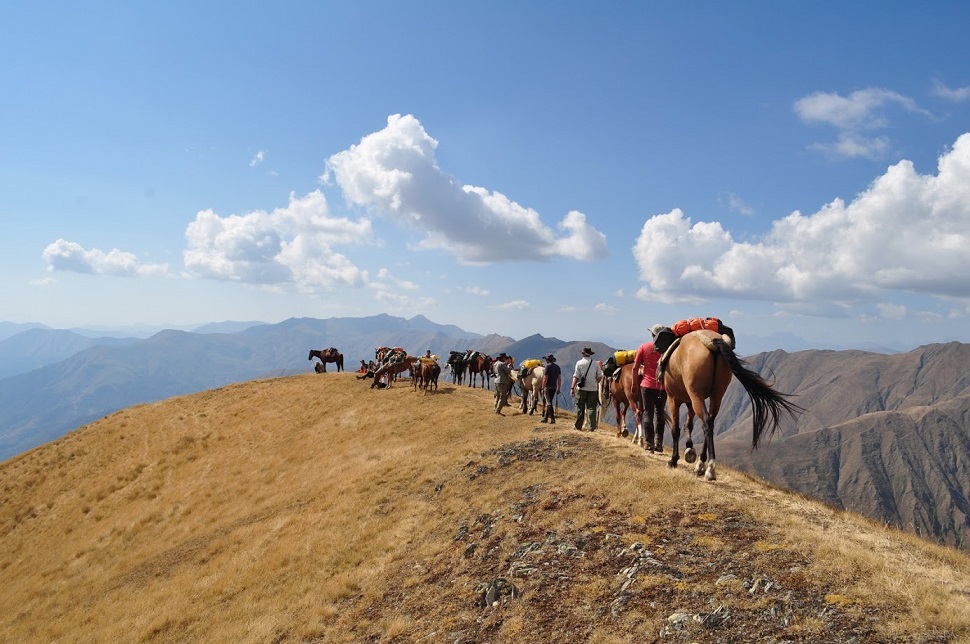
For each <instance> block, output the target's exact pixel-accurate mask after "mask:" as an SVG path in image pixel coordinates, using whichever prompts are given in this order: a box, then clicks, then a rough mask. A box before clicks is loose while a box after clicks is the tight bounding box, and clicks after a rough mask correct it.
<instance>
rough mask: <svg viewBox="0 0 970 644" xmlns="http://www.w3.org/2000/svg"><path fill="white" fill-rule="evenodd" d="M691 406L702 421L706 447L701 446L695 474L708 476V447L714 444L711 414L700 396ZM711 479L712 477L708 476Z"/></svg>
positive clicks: (693, 400)
mask: <svg viewBox="0 0 970 644" xmlns="http://www.w3.org/2000/svg"><path fill="white" fill-rule="evenodd" d="M691 408H692V409H693V410H694V414H695V416H696V417H697V418H698V419H699V420H700V421H701V427H703V428H704V447H703V448H701V457H700V458H699V459H697V465H696V466H695V468H694V474H696V475H697V476H707V477H709V475H708V474H707V461H708V447H709V445H711V444H713V440H714V435H713V431H712V428H713V426H712V425H711V424H710V422H709V421H710V414H709V413H708V411H707V407H706V406H705V405H704V400H703V399H700V398H696V399H692V400H691ZM708 480H710V478H708Z"/></svg>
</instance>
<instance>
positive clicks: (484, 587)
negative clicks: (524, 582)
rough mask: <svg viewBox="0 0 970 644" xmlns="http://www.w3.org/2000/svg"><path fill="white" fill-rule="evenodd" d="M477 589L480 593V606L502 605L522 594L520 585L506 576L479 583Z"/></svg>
mask: <svg viewBox="0 0 970 644" xmlns="http://www.w3.org/2000/svg"><path fill="white" fill-rule="evenodd" d="M475 590H476V592H477V593H478V600H477V604H478V607H479V608H492V607H496V606H501V605H504V604H507V603H509V602H510V601H512V600H513V599H518V598H519V597H521V596H522V591H520V590H519V588H518V586H516V585H515V584H513V583H512V582H510V581H509V580H508V579H506V578H505V577H497V578H496V579H493V580H492V581H491V582H489V583H485V584H479V586H478V588H476V589H475Z"/></svg>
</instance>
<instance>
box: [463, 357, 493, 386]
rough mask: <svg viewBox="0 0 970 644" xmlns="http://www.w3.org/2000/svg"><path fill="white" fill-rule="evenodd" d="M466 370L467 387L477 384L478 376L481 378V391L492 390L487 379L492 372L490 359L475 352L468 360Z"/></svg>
mask: <svg viewBox="0 0 970 644" xmlns="http://www.w3.org/2000/svg"><path fill="white" fill-rule="evenodd" d="M465 365H466V368H467V369H468V386H469V387H474V386H475V383H476V382H477V378H478V376H479V375H481V377H482V389H485V388H486V387H487V388H488V389H491V388H492V383H491V381H490V380H489V379H488V377H489V375H490V374H491V372H492V357H491V356H487V355H485V354H484V353H478V352H476V355H473V356H472V358H471V359H470V360H468V361H467V362H466V363H465Z"/></svg>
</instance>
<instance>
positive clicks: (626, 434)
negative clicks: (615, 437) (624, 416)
mask: <svg viewBox="0 0 970 644" xmlns="http://www.w3.org/2000/svg"><path fill="white" fill-rule="evenodd" d="M629 435H630V432H629V430H626V429H624V430H623V432H621V433H620V436H622V437H623V438H626V437H627V436H629Z"/></svg>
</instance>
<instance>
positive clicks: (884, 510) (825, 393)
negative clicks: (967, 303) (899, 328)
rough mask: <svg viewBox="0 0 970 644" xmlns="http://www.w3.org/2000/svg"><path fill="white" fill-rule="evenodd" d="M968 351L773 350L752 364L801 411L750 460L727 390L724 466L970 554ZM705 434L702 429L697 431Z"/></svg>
mask: <svg viewBox="0 0 970 644" xmlns="http://www.w3.org/2000/svg"><path fill="white" fill-rule="evenodd" d="M968 362H970V345H967V344H961V343H958V342H951V343H947V344H930V345H925V346H922V347H919V348H918V349H914V350H913V351H910V352H907V353H901V354H896V355H883V354H876V353H868V352H864V351H804V352H799V353H794V354H788V353H785V352H784V351H776V352H771V353H768V354H759V355H758V356H753V357H752V358H751V359H750V364H751V366H752V368H755V369H757V370H758V371H759V372H761V373H764V374H766V375H768V376H769V377H771V378H772V379H773V381H774V384H775V386H776V388H777V389H778V390H780V391H786V392H792V393H794V394H795V397H794V401H795V402H797V403H798V404H799V405H801V406H802V407H804V408H805V412H804V413H802V414H799V416H798V417H797V419H796V420H792V419H790V418H783V424H782V426H781V429H780V431H779V433H778V434H777V435H776V436H775V439H774V440H772V441H771V443H770V444H765V445H763V446H762V447H761V449H759V450H757V451H754V452H752V451H751V450H750V443H751V438H750V437H751V428H750V427H751V416H750V405H749V404H748V402H747V399H746V397H745V396H744V392H743V390H742V389H741V388H740V387H738V386H737V384H736V383H734V384H732V386H731V388H730V389H729V391H728V394H727V395H726V396H725V399H724V408H723V409H722V412H721V415H720V417H719V422H718V431H719V432H722V433H721V435H720V436H719V438H718V440H719V442H718V457H719V458H720V459H722V460H724V459H726V460H728V461H730V462H732V463H734V464H735V465H736V466H737V467H739V468H741V469H743V470H744V471H746V472H748V473H749V474H752V475H755V476H759V477H764V478H765V479H767V480H769V481H771V482H772V483H773V484H775V485H778V486H781V487H784V488H786V489H789V490H793V491H796V492H800V493H802V494H807V495H810V496H812V497H814V498H817V499H820V500H822V501H825V502H826V503H829V504H831V505H833V506H834V507H838V508H845V509H849V510H852V511H854V512H859V513H863V514H865V515H866V516H868V517H870V518H872V519H874V520H876V521H879V522H883V523H889V524H890V525H894V526H897V527H901V528H904V529H906V530H909V531H911V532H914V533H916V534H922V535H926V536H930V537H932V538H935V539H937V540H939V541H940V542H941V543H946V544H948V545H953V546H956V547H959V548H963V549H970V500H968V499H970V423H968V419H970V372H968V371H967V368H966V365H967V364H968ZM697 433H698V434H699V432H697Z"/></svg>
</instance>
